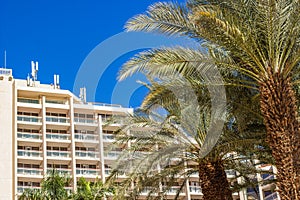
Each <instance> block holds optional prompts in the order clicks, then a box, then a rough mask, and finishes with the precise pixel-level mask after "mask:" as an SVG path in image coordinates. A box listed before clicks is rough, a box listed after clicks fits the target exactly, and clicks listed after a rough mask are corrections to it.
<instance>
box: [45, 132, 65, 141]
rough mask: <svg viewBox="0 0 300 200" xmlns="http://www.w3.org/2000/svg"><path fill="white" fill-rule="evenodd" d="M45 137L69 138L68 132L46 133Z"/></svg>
mask: <svg viewBox="0 0 300 200" xmlns="http://www.w3.org/2000/svg"><path fill="white" fill-rule="evenodd" d="M46 138H47V139H51V140H70V138H71V137H70V134H61V133H47V134H46Z"/></svg>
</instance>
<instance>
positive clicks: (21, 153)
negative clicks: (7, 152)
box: [18, 149, 42, 158]
mask: <svg viewBox="0 0 300 200" xmlns="http://www.w3.org/2000/svg"><path fill="white" fill-rule="evenodd" d="M18 156H24V157H37V158H38V157H42V152H41V151H32V150H20V149H19V150H18Z"/></svg>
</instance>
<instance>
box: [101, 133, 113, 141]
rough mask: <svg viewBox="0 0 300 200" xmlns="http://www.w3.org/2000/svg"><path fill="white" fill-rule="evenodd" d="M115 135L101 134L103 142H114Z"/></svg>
mask: <svg viewBox="0 0 300 200" xmlns="http://www.w3.org/2000/svg"><path fill="white" fill-rule="evenodd" d="M115 138H116V137H115V135H114V134H103V140H104V141H105V142H114V141H115Z"/></svg>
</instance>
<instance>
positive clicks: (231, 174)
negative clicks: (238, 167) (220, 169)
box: [225, 169, 236, 178]
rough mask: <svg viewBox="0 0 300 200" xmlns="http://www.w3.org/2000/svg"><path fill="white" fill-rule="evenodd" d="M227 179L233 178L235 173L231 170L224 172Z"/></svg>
mask: <svg viewBox="0 0 300 200" xmlns="http://www.w3.org/2000/svg"><path fill="white" fill-rule="evenodd" d="M225 172H226V176H227V178H235V176H236V171H235V170H233V169H230V170H225Z"/></svg>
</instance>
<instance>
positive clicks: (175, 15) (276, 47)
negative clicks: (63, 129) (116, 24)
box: [120, 0, 300, 199]
mask: <svg viewBox="0 0 300 200" xmlns="http://www.w3.org/2000/svg"><path fill="white" fill-rule="evenodd" d="M299 11H300V2H299V1H297V0H248V1H244V0H205V1H204V0H189V1H188V3H187V6H183V5H179V4H176V3H156V4H154V5H153V6H151V7H149V10H148V11H147V13H146V14H141V15H137V16H136V17H134V18H132V19H131V20H129V21H128V22H127V24H126V28H127V30H128V31H147V32H158V33H163V34H166V35H182V36H187V37H191V38H195V40H196V41H199V42H201V43H204V44H205V47H207V50H208V52H209V55H205V53H203V51H199V50H191V49H181V50H180V51H179V49H178V48H175V49H167V50H166V49H157V50H152V51H149V52H146V53H142V54H140V55H138V56H136V57H135V58H133V59H131V60H130V61H129V62H128V63H127V64H126V65H125V67H124V68H123V70H122V71H121V76H120V78H121V79H122V78H125V77H127V76H129V75H131V74H133V73H135V72H138V71H142V72H144V73H146V74H149V75H152V76H153V75H155V76H163V75H170V74H172V73H174V71H175V72H177V73H181V74H183V75H184V76H185V77H189V76H190V75H192V74H193V73H194V72H195V71H197V69H198V68H200V67H203V66H210V65H212V63H213V64H215V66H217V67H218V69H220V71H221V72H222V74H235V75H237V76H236V77H237V78H238V80H237V78H235V80H228V79H226V82H227V83H228V84H232V85H237V84H239V85H244V86H246V87H252V88H255V89H256V90H258V92H259V95H260V110H261V113H262V115H263V118H264V124H265V126H266V131H267V141H268V144H269V145H270V148H271V150H272V155H273V157H274V159H275V162H276V166H277V169H278V174H277V178H278V183H277V186H278V188H279V193H280V196H281V199H299V198H300V194H299V193H300V167H299V166H300V165H299V164H300V163H299V158H300V136H299V134H300V133H299V123H298V119H297V117H298V108H297V101H296V91H295V90H294V85H296V84H297V83H298V82H299V80H298V77H299V70H298V69H299V63H300V23H299V22H300V15H299ZM184 51H185V52H184ZM166 52H167V55H166V56H164V55H162V54H166ZM170 55H171V57H170ZM162 58H164V59H162ZM194 63H201V65H197V68H195V67H194V66H195V65H193V64H194ZM235 75H234V76H235ZM241 77H243V78H241ZM225 78H226V77H225Z"/></svg>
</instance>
